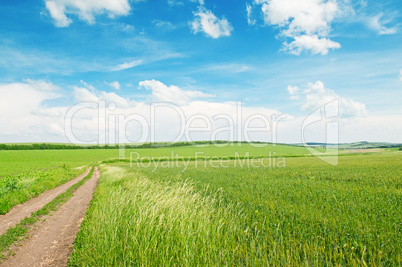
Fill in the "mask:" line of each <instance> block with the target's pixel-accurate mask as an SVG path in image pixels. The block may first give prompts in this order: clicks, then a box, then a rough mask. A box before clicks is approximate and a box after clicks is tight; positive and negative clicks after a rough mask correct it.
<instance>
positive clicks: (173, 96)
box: [139, 80, 214, 105]
mask: <svg viewBox="0 0 402 267" xmlns="http://www.w3.org/2000/svg"><path fill="white" fill-rule="evenodd" d="M139 86H140V87H142V88H145V89H146V90H151V91H152V100H153V101H158V102H169V103H175V104H178V105H185V104H188V103H189V102H190V101H193V100H195V99H199V98H210V97H214V95H211V94H205V93H203V92H200V91H189V90H183V89H181V88H179V87H177V86H174V85H171V86H167V85H165V84H163V83H162V82H160V81H156V80H147V81H142V82H140V83H139Z"/></svg>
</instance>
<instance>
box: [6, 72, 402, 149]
mask: <svg viewBox="0 0 402 267" xmlns="http://www.w3.org/2000/svg"><path fill="white" fill-rule="evenodd" d="M140 88H145V89H147V90H149V91H150V97H152V99H155V100H158V101H167V102H169V103H162V102H160V103H150V102H148V101H144V100H142V99H141V100H138V99H129V98H125V97H122V96H120V95H118V94H117V92H116V93H114V92H112V93H110V92H105V91H101V90H98V89H96V88H95V87H93V86H91V85H89V84H87V83H85V82H84V81H82V82H81V84H80V85H79V86H73V90H66V89H65V90H62V89H61V88H60V87H58V86H56V85H54V84H52V83H51V82H45V81H33V80H25V81H23V82H20V83H9V84H1V85H0V114H1V116H0V123H1V125H2V127H0V139H1V140H3V142H24V141H25V142H26V141H30V142H44V141H46V142H75V143H80V142H81V143H82V142H84V143H94V144H96V143H98V142H99V143H101V144H102V143H116V142H123V143H126V142H130V143H132V142H149V141H179V140H187V141H194V140H248V141H257V140H258V141H273V142H295V143H299V142H301V133H302V125H303V122H304V120H305V118H304V117H293V116H290V115H288V114H281V112H279V111H277V110H274V109H269V108H267V107H248V106H243V105H241V103H238V102H234V101H216V100H215V101H210V100H209V99H208V98H209V97H212V96H211V95H209V94H206V93H204V92H201V91H191V90H185V89H182V88H179V87H177V86H174V85H171V86H167V85H165V84H164V83H162V82H160V81H156V80H148V81H142V82H140ZM287 89H288V92H289V94H290V95H291V96H298V97H300V99H299V100H298V101H304V102H303V105H302V109H303V110H311V109H314V108H316V107H319V106H320V105H322V104H326V103H327V102H328V101H333V100H334V99H335V100H336V99H338V101H339V109H340V112H341V116H340V118H339V123H340V126H339V130H340V136H341V137H342V139H340V141H341V142H351V141H358V140H361V139H364V140H368V141H378V140H383V138H384V136H387V140H388V141H391V142H401V141H402V140H401V136H400V134H399V133H400V131H401V130H402V128H401V127H402V125H401V124H400V123H399V124H398V123H395V122H399V121H402V116H401V115H393V116H377V117H368V116H367V117H358V116H363V115H364V114H365V113H366V108H365V107H364V105H363V104H362V103H358V102H355V101H353V100H350V99H346V98H344V97H341V96H339V95H337V94H336V93H335V92H334V91H332V90H330V89H327V88H325V86H324V84H323V83H322V82H316V83H311V84H309V85H308V86H307V87H305V88H300V87H297V86H289V87H288V88H287ZM132 90H136V89H134V88H132ZM61 91H64V92H66V93H67V94H70V93H71V96H72V97H71V98H70V99H73V101H72V102H70V103H69V104H68V105H66V104H64V102H62V103H63V104H60V103H59V105H58V106H57V104H56V103H57V102H52V107H49V106H48V104H47V103H48V101H55V99H56V98H58V97H61V94H60V92H61ZM56 101H57V100H56ZM155 104H158V105H157V106H154V105H155ZM247 129H248V130H247ZM307 133H310V134H311V135H308V136H307V137H308V138H309V139H308V140H307V141H311V142H320V141H325V140H327V139H320V138H322V137H323V138H325V133H326V128H325V125H321V124H317V125H315V126H314V127H309V128H308V129H307Z"/></svg>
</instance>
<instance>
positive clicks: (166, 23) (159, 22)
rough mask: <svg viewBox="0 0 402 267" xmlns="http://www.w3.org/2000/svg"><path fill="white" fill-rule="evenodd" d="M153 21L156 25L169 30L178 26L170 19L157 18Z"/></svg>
mask: <svg viewBox="0 0 402 267" xmlns="http://www.w3.org/2000/svg"><path fill="white" fill-rule="evenodd" d="M152 23H153V24H155V26H156V27H159V28H165V29H168V30H173V29H175V28H176V26H174V25H173V24H172V23H171V22H170V21H163V20H159V19H155V20H153V21H152Z"/></svg>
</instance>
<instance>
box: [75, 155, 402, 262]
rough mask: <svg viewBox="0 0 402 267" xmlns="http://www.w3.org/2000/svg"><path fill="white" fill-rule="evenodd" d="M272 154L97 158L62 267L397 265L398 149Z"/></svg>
mask: <svg viewBox="0 0 402 267" xmlns="http://www.w3.org/2000/svg"><path fill="white" fill-rule="evenodd" d="M272 160H273V159H268V158H265V159H260V160H256V161H255V162H253V165H251V163H250V165H248V164H247V160H246V161H245V160H244V159H243V160H225V161H224V162H223V163H222V165H221V166H220V167H216V166H217V164H218V163H217V162H218V161H217V160H215V161H214V162H212V161H207V162H206V163H205V161H201V162H200V161H192V162H190V163H189V164H188V166H187V167H185V165H180V164H170V165H169V164H165V165H164V166H163V167H162V166H159V167H158V168H156V169H155V168H154V167H155V166H152V164H142V163H138V164H133V165H132V167H130V165H129V164H128V163H116V164H106V165H101V171H102V178H101V181H100V184H99V187H98V189H97V191H96V193H95V197H94V199H93V201H92V204H91V206H90V209H89V211H88V214H87V217H86V219H85V221H84V223H83V225H82V228H81V231H80V232H79V234H78V237H77V240H76V243H75V247H74V252H73V254H72V256H71V259H70V265H71V266H95V265H100V266H112V265H113V266H131V265H145V266H166V265H179V266H181V265H184V266H195V265H213V266H220V265H243V266H261V265H274V266H276V265H297V266H299V265H305V266H323V265H324V266H350V265H352V266H398V265H400V264H401V251H402V226H401V222H402V208H401V205H400V204H401V199H402V195H401V193H402V180H401V177H402V165H401V161H402V154H401V153H398V152H396V153H395V152H392V153H376V154H368V155H350V156H349V155H346V156H342V157H340V162H339V164H338V166H330V165H328V164H326V163H324V162H322V161H320V160H319V159H317V158H314V157H297V158H294V157H289V158H284V159H282V160H285V161H286V164H285V166H283V165H280V166H279V167H278V164H277V163H278V162H279V160H280V159H277V161H276V162H273V161H272ZM93 240H96V242H93Z"/></svg>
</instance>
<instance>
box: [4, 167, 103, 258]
mask: <svg viewBox="0 0 402 267" xmlns="http://www.w3.org/2000/svg"><path fill="white" fill-rule="evenodd" d="M99 177H100V172H99V170H98V168H96V167H95V172H94V175H93V176H92V178H91V179H89V180H88V181H86V182H85V184H83V185H82V186H81V187H79V188H78V189H77V190H76V191H75V192H74V196H72V197H71V198H70V199H69V200H68V201H67V202H66V203H64V204H63V205H62V206H61V207H60V208H59V209H58V210H57V211H55V212H54V213H53V214H52V215H51V216H49V217H47V218H46V220H44V221H42V222H39V223H38V224H37V226H36V227H35V228H34V229H33V230H32V231H31V233H30V237H29V238H28V239H26V240H24V241H22V242H21V244H20V245H19V246H15V247H12V250H13V252H14V253H15V254H14V256H10V257H9V258H8V259H7V260H5V261H4V262H2V263H0V266H66V265H67V261H68V258H69V256H70V254H71V252H72V248H73V242H74V240H75V237H76V235H77V233H78V231H79V228H80V225H81V223H82V221H83V220H84V216H85V213H86V211H87V209H88V207H89V204H90V202H91V199H92V196H93V193H94V191H95V189H96V186H97V184H98V180H99Z"/></svg>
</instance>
